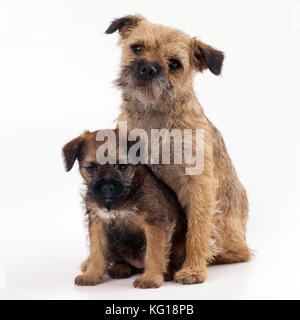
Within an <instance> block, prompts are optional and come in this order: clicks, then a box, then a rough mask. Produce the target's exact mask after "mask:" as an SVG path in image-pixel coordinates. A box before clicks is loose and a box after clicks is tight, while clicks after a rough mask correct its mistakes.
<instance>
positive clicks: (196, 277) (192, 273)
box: [174, 268, 207, 284]
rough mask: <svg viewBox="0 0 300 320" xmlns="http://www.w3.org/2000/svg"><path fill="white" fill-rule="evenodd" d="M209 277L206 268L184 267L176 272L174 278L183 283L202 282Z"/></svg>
mask: <svg viewBox="0 0 300 320" xmlns="http://www.w3.org/2000/svg"><path fill="white" fill-rule="evenodd" d="M206 278H207V272H206V269H200V270H195V269H190V268H183V269H181V270H179V271H177V272H176V273H175V276H174V280H175V281H176V282H178V283H182V284H196V283H202V282H203V281H204V280H206Z"/></svg>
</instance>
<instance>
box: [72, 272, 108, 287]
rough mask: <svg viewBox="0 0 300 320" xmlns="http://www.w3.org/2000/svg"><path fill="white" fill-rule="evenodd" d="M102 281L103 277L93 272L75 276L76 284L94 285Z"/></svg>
mask: <svg viewBox="0 0 300 320" xmlns="http://www.w3.org/2000/svg"><path fill="white" fill-rule="evenodd" d="M102 282H103V277H102V276H99V275H93V274H88V273H84V274H80V275H79V276H77V277H76V278H75V284H76V286H95V285H97V284H100V283H102Z"/></svg>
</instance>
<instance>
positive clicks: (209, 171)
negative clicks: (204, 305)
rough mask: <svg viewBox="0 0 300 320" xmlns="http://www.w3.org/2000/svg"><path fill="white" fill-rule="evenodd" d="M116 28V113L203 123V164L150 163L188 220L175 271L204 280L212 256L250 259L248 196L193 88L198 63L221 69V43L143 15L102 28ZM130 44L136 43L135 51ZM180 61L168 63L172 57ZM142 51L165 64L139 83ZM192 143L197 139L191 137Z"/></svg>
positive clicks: (186, 279)
mask: <svg viewBox="0 0 300 320" xmlns="http://www.w3.org/2000/svg"><path fill="white" fill-rule="evenodd" d="M116 30H118V31H119V33H120V36H121V37H120V42H119V44H120V46H121V48H122V59H121V73H120V77H119V79H118V80H117V81H116V83H117V85H118V86H119V87H120V88H121V90H122V95H123V103H122V106H121V114H120V116H119V118H118V120H119V121H127V125H128V130H131V129H134V128H142V129H144V130H146V131H147V133H148V136H150V131H151V129H153V128H158V129H162V128H166V129H169V130H170V131H171V130H172V129H173V128H177V129H181V130H183V129H185V128H189V129H197V128H201V129H204V130H205V133H204V139H205V154H204V170H203V172H202V174H199V175H191V176H188V175H186V174H185V168H186V165H185V164H183V165H177V164H174V163H171V164H170V165H151V169H152V170H153V172H154V173H155V174H156V175H157V176H158V177H159V178H160V179H161V180H162V181H164V182H165V183H166V184H168V185H169V186H170V187H171V188H172V189H173V190H174V191H175V193H176V194H177V197H178V199H179V201H180V203H181V205H182V207H183V208H184V210H185V214H186V216H187V220H188V232H187V236H186V260H185V262H184V265H183V267H182V269H181V270H180V271H178V272H177V273H176V275H175V279H176V281H178V282H181V283H184V284H191V283H198V282H202V281H204V280H205V279H206V277H207V271H206V266H207V264H209V263H231V262H242V261H248V260H249V259H250V257H251V252H250V250H249V248H248V246H247V244H246V222H247V216H248V201H247V196H246V192H245V189H244V188H243V186H242V185H241V183H240V181H239V179H238V177H237V174H236V171H235V169H234V167H233V165H232V162H231V160H230V157H229V155H228V153H227V151H226V147H225V144H224V141H223V138H222V135H221V133H220V132H219V131H218V130H217V129H216V128H215V126H214V125H213V124H212V123H211V122H210V121H209V120H208V118H207V117H206V116H205V114H204V112H203V109H202V107H201V105H200V103H199V102H198V100H197V98H196V95H195V92H194V89H193V85H192V83H193V76H194V74H195V72H196V71H200V72H202V71H203V70H205V69H209V70H210V71H211V72H213V73H214V74H216V75H218V74H220V72H221V67H222V62H223V58H224V55H223V53H222V52H221V51H219V50H216V49H214V48H213V47H211V46H209V45H207V44H205V43H203V42H201V41H199V40H197V39H195V38H191V37H190V36H188V35H186V34H185V33H183V32H181V31H179V30H176V29H172V28H169V27H165V26H162V25H157V24H152V23H150V22H149V21H147V20H146V19H145V18H143V17H141V16H127V17H123V18H120V19H116V20H115V21H113V22H112V24H111V25H110V27H109V28H108V30H107V31H106V33H113V32H114V31H116ZM133 45H140V46H141V50H139V52H138V53H134V52H133V51H132V46H133ZM171 58H176V59H178V60H180V62H181V65H182V67H181V68H180V69H178V70H170V67H169V65H170V59H171ZM140 59H144V60H145V61H147V62H149V61H150V62H151V63H152V62H153V63H154V62H155V63H156V64H159V65H160V66H161V68H162V71H161V73H160V75H159V77H157V78H156V79H154V80H153V81H152V83H150V84H149V82H148V83H147V84H143V85H140V84H139V83H138V82H137V81H136V75H135V74H133V71H132V70H134V68H133V66H134V63H136V62H138V61H139V60H140ZM193 142H194V144H195V141H194V140H193Z"/></svg>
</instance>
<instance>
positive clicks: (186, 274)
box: [174, 176, 215, 284]
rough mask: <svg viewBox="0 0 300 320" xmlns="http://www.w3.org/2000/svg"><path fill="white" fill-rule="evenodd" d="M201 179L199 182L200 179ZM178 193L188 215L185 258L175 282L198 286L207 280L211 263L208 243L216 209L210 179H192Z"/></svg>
mask: <svg viewBox="0 0 300 320" xmlns="http://www.w3.org/2000/svg"><path fill="white" fill-rule="evenodd" d="M200 179H201V180H200ZM183 190H184V191H182V192H180V195H181V196H180V199H179V200H180V202H181V204H182V205H183V207H184V208H186V209H185V212H186V215H187V235H186V259H185V262H184V264H183V266H182V268H181V269H180V270H179V271H178V272H177V273H176V274H175V277H174V280H175V281H176V282H180V283H182V284H194V283H201V282H203V281H204V280H205V279H206V277H207V271H206V266H207V263H208V261H209V260H210V258H211V257H210V252H209V241H210V237H211V231H212V218H213V214H214V208H215V192H214V186H213V183H212V179H211V178H208V179H204V178H203V176H202V177H199V176H193V177H192V176H191V177H190V178H189V183H188V185H186V186H184V189H183Z"/></svg>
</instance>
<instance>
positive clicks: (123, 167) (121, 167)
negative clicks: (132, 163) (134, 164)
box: [118, 164, 127, 171]
mask: <svg viewBox="0 0 300 320" xmlns="http://www.w3.org/2000/svg"><path fill="white" fill-rule="evenodd" d="M118 168H119V170H120V171H125V170H126V168H127V164H119V165H118Z"/></svg>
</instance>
